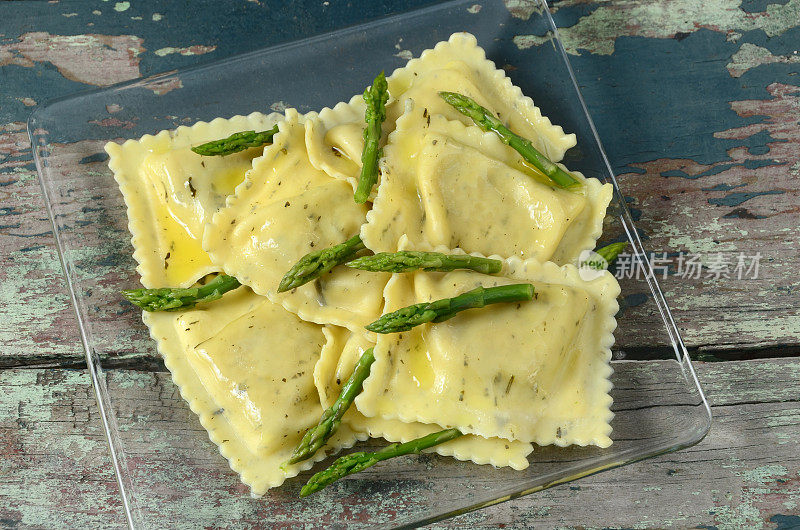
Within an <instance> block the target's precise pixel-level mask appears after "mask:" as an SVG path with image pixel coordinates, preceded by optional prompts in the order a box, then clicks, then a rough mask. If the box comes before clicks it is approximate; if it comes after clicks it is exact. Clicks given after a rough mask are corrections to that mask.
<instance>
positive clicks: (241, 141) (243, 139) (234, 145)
mask: <svg viewBox="0 0 800 530" xmlns="http://www.w3.org/2000/svg"><path fill="white" fill-rule="evenodd" d="M277 132H278V126H277V125H276V126H275V127H273V128H272V129H269V130H267V131H261V132H256V131H242V132H237V133H234V134H232V135H230V136H228V137H227V138H223V139H222V140H214V141H213V142H207V143H204V144H200V145H196V146H194V147H192V151H194V152H195V153H197V154H198V155H203V156H225V155H230V154H233V153H238V152H239V151H244V150H245V149H249V148H251V147H261V146H262V145H267V144H271V143H272V137H273V136H275V134H277Z"/></svg>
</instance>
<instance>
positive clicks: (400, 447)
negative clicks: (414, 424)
mask: <svg viewBox="0 0 800 530" xmlns="http://www.w3.org/2000/svg"><path fill="white" fill-rule="evenodd" d="M461 435H462V434H461V431H459V430H458V429H445V430H443V431H439V432H434V433H431V434H429V435H427V436H423V437H422V438H417V439H416V440H411V441H410V442H406V443H403V444H397V443H395V444H392V445H389V446H386V447H384V448H383V449H381V450H379V451H375V452H374V453H366V452H363V451H359V452H357V453H350V454H349V455H345V456H343V457H341V458H337V459H336V460H335V461H334V462H333V464H331V466H330V467H329V468H328V469H324V470H322V471H320V472H319V473H317V474H315V475H314V476H312V477H311V478H310V479H308V482H306V484H305V486H303V487H302V489H300V496H301V497H305V496H307V495H311V494H312V493H314V492H317V491H319V490H321V489H323V488H325V487H326V486H328V485H329V484H332V483H333V482H336V481H337V480H339V479H340V478H343V477H346V476H347V475H352V474H353V473H358V472H359V471H363V470H365V469H367V468H368V467H371V466H374V465H375V464H377V463H378V462H381V461H382V460H388V459H389V458H394V457H396V456H402V455H409V454H419V453H420V452H421V451H423V450H424V449H427V448H429V447H433V446H434V445H438V444H441V443H444V442H449V441H450V440H453V439H455V438H458V437H459V436H461Z"/></svg>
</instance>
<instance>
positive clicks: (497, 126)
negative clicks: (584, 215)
mask: <svg viewBox="0 0 800 530" xmlns="http://www.w3.org/2000/svg"><path fill="white" fill-rule="evenodd" d="M439 96H441V98H442V99H444V100H445V101H446V102H447V103H449V104H450V105H451V106H452V107H454V108H455V109H456V110H457V111H459V112H460V113H462V114H464V115H465V116H469V117H470V118H472V120H473V121H474V122H475V124H476V125H478V126H479V127H480V128H481V129H483V130H484V131H492V132H494V133H496V134H497V135H498V136H499V137H500V139H501V140H502V141H503V143H504V144H506V145H508V146H510V147H512V148H513V149H514V150H515V151H517V152H518V153H519V154H521V155H522V157H523V158H524V159H525V160H527V161H528V162H530V163H531V164H532V165H533V166H534V167H535V168H536V169H538V170H539V171H541V172H542V173H544V174H545V176H547V177H548V178H549V179H550V180H551V181H553V183H555V184H556V185H558V186H560V187H562V188H572V187H574V186H578V185H580V181H579V180H578V179H576V178H575V177H573V176H572V175H570V174H569V173H568V172H566V171H564V170H563V169H561V168H560V167H559V166H558V165H557V164H554V163H553V162H551V161H550V159H549V158H547V157H546V156H545V155H544V154H542V153H541V152H540V151H539V150H538V149H536V148H535V147H533V144H531V142H530V140H527V139H525V138H523V137H521V136H519V135H517V134H515V133H513V132H511V130H509V129H508V128H507V127H506V126H505V125H503V123H502V122H501V121H500V120H498V119H497V118H495V117H494V115H493V114H492V113H491V111H490V110H489V109H487V108H485V107H482V106H480V105H478V103H477V102H475V100H473V99H472V98H469V97H467V96H464V95H462V94H458V93H456V92H439Z"/></svg>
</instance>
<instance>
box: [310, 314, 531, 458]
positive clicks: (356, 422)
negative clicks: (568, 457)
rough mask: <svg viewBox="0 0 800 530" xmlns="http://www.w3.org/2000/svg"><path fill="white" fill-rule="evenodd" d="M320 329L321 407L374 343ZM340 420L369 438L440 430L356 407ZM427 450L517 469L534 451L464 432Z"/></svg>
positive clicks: (317, 371)
mask: <svg viewBox="0 0 800 530" xmlns="http://www.w3.org/2000/svg"><path fill="white" fill-rule="evenodd" d="M323 331H324V333H325V336H326V339H327V342H326V343H325V346H324V347H323V349H322V353H321V355H320V358H319V361H317V364H316V366H315V368H314V381H315V384H316V386H317V390H318V391H319V397H320V401H321V402H322V404H323V406H324V407H330V406H331V405H333V402H334V401H336V398H337V396H338V395H339V392H340V391H341V387H342V385H343V384H344V383H345V382H346V381H347V379H348V378H349V377H350V375H352V373H353V369H354V368H355V365H356V363H357V362H358V359H359V358H360V357H361V354H362V353H364V351H366V350H367V349H369V348H371V347H372V346H374V345H375V343H374V342H373V341H371V340H370V338H369V337H368V336H367V335H365V334H364V333H361V332H357V333H353V332H351V331H349V330H347V329H345V328H340V327H336V326H326V327H325V329H324V330H323ZM343 422H344V423H345V424H346V425H348V426H349V427H351V428H352V429H353V430H354V431H356V432H362V433H367V434H369V436H370V437H372V438H375V437H381V438H384V439H386V440H388V441H390V442H407V441H409V440H413V439H415V438H421V437H422V436H426V435H428V434H431V433H433V432H437V431H440V430H442V429H443V427H441V426H439V425H435V424H425V423H419V422H411V423H405V422H402V421H398V420H386V419H383V418H379V417H373V418H367V417H364V416H363V415H362V414H361V413H360V412H358V410H356V408H355V407H350V410H348V411H347V413H346V414H345V416H344V419H343ZM430 451H433V452H436V453H438V454H440V455H442V456H452V457H455V458H456V459H458V460H471V461H472V462H475V463H476V464H492V465H493V466H495V467H504V466H510V467H512V468H514V469H518V470H519V469H525V468H526V467H528V460H527V458H526V457H527V455H528V454H529V453H530V452H531V451H533V446H532V445H531V444H529V443H525V442H520V441H510V440H503V439H500V438H488V439H487V438H483V437H481V436H475V435H465V436H462V437H460V438H457V439H455V440H452V441H449V442H447V443H444V444H441V445H437V446H435V447H433V448H432V449H431V450H430Z"/></svg>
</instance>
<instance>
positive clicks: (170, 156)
mask: <svg viewBox="0 0 800 530" xmlns="http://www.w3.org/2000/svg"><path fill="white" fill-rule="evenodd" d="M281 118H282V115H280V114H270V115H269V116H266V115H264V114H260V113H257V112H256V113H253V114H250V115H249V116H234V117H233V118H231V119H228V120H226V119H222V118H218V119H216V120H214V121H212V122H209V123H205V122H199V123H197V124H195V125H193V126H192V127H178V129H177V130H175V131H161V132H160V133H158V134H157V135H155V136H150V135H145V136H143V137H142V138H140V139H139V140H128V141H127V142H125V143H124V144H122V145H120V144H116V143H113V142H109V143H108V144H106V147H105V149H106V152H108V154H109V155H110V159H109V162H108V165H109V167H110V168H111V170H112V171H113V172H114V178H115V179H116V180H117V183H118V184H119V187H120V190H121V191H122V195H123V197H124V199H125V204H126V206H127V209H128V228H129V229H130V231H131V235H132V239H131V240H132V242H133V246H134V249H135V252H134V255H133V257H134V258H135V259H136V261H137V262H138V264H139V266H138V268H137V271H138V272H139V274H140V275H141V281H142V284H143V285H144V286H145V287H149V288H152V287H189V286H191V285H193V284H194V283H195V282H196V281H197V280H198V279H199V278H202V277H203V276H205V275H206V274H209V273H211V272H217V271H219V270H220V269H219V267H216V266H215V265H213V264H212V263H211V260H210V259H209V257H208V255H207V254H206V253H205V252H204V251H203V249H202V247H201V238H202V235H203V229H204V226H205V223H207V222H208V221H209V220H210V218H211V216H212V215H213V214H214V212H216V210H217V209H219V208H220V207H221V206H223V205H224V203H225V198H226V196H227V195H228V194H230V193H232V192H233V190H234V188H235V187H236V185H237V184H238V183H239V182H241V181H242V179H244V175H245V173H246V172H247V170H248V169H250V167H251V162H252V160H253V158H255V157H256V156H259V155H260V154H261V152H262V151H263V150H262V149H261V148H253V149H248V150H245V151H242V152H239V153H236V154H233V155H229V156H227V157H201V156H200V155H197V154H195V153H194V152H192V151H191V150H190V149H189V148H190V147H191V146H193V145H197V144H201V143H204V142H208V141H211V140H216V139H219V138H225V137H227V136H229V135H231V134H233V133H235V132H239V131H243V130H263V129H268V128H270V127H272V126H273V125H274V124H275V123H276V122H277V121H278V120H279V119H281Z"/></svg>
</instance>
